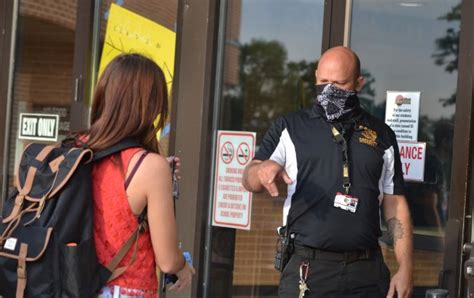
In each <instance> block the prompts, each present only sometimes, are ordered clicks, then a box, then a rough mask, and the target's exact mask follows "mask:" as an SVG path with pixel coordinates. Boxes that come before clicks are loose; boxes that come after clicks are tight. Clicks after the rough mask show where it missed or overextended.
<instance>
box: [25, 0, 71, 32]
mask: <svg viewBox="0 0 474 298" xmlns="http://www.w3.org/2000/svg"><path fill="white" fill-rule="evenodd" d="M76 7H77V0H21V1H20V15H21V16H25V17H33V18H37V19H40V20H46V21H48V22H50V23H53V24H55V25H58V26H61V27H64V28H67V29H69V30H74V28H75V26H76Z"/></svg>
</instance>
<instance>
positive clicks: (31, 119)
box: [18, 113, 59, 142]
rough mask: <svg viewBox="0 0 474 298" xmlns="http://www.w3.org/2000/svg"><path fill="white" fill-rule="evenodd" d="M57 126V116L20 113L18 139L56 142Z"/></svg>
mask: <svg viewBox="0 0 474 298" xmlns="http://www.w3.org/2000/svg"><path fill="white" fill-rule="evenodd" d="M58 126H59V115H52V114H30V113H21V114H20V125H19V129H18V130H19V136H18V138H20V139H25V140H38V141H51V142H56V141H57V140H58Z"/></svg>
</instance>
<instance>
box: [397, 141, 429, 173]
mask: <svg viewBox="0 0 474 298" xmlns="http://www.w3.org/2000/svg"><path fill="white" fill-rule="evenodd" d="M398 147H399V148H398V149H399V150H400V159H401V161H402V171H403V178H404V179H405V180H411V181H420V182H422V181H424V180H425V160H426V143H417V142H403V141H399V142H398Z"/></svg>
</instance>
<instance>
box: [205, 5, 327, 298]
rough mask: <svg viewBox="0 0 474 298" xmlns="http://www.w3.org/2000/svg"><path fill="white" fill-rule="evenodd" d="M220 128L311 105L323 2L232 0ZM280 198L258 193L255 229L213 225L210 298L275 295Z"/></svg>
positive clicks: (263, 122) (251, 125) (250, 126)
mask: <svg viewBox="0 0 474 298" xmlns="http://www.w3.org/2000/svg"><path fill="white" fill-rule="evenodd" d="M222 2H225V3H227V13H226V17H225V21H224V22H225V43H224V44H225V45H224V49H223V51H224V53H223V54H224V55H223V56H224V65H223V73H222V82H223V83H222V88H221V90H222V92H221V94H220V95H219V98H218V99H217V100H220V101H221V104H220V105H221V110H220V114H219V115H220V121H219V125H218V129H220V130H235V131H252V132H256V134H257V139H256V144H259V143H260V142H261V140H262V138H263V135H264V133H265V132H266V130H267V129H268V128H269V127H270V125H271V123H272V122H273V121H274V120H275V119H276V117H278V116H279V115H281V114H284V113H287V112H291V111H296V110H298V109H300V108H301V107H305V106H307V105H310V104H311V100H312V98H313V96H314V95H313V85H314V80H315V78H314V71H315V68H316V61H317V59H318V58H319V56H320V54H321V41H322V27H323V14H324V1H322V0H260V1H254V0H228V1H222ZM280 194H281V197H279V198H271V197H270V196H269V195H268V194H267V193H259V194H254V195H253V199H252V212H251V226H250V230H249V231H246V230H236V229H232V228H223V227H211V229H210V230H209V231H208V233H211V234H212V243H211V245H210V247H211V254H210V263H209V264H206V266H210V267H209V270H210V273H209V281H208V282H209V286H208V287H209V289H208V291H207V293H208V295H207V296H206V297H219V298H222V297H236V298H247V297H277V294H278V284H279V277H280V275H279V272H277V271H276V270H275V269H274V253H275V243H276V228H277V227H278V226H280V225H281V223H282V214H283V212H282V210H283V202H284V198H285V197H286V190H285V186H284V185H281V191H280Z"/></svg>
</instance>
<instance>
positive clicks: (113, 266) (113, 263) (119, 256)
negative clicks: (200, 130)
mask: <svg viewBox="0 0 474 298" xmlns="http://www.w3.org/2000/svg"><path fill="white" fill-rule="evenodd" d="M147 154H148V151H143V152H142V154H141V155H140V157H139V158H138V160H137V162H136V163H135V165H134V166H133V169H132V171H131V172H130V174H129V175H128V177H127V179H126V180H125V189H127V188H128V186H129V185H130V182H131V181H132V179H133V176H135V174H136V172H137V170H138V168H139V167H140V165H141V164H142V162H143V160H144V159H145V157H146V155H147ZM146 214H147V208H146V207H145V209H144V210H143V211H142V213H140V215H139V216H138V227H137V228H136V229H135V231H133V233H132V234H131V235H130V237H129V238H128V240H127V241H125V243H124V244H123V245H122V247H121V248H120V249H119V251H118V252H117V253H116V254H115V256H114V257H113V258H112V260H110V262H109V263H108V264H107V266H106V268H107V269H108V270H109V271H110V272H112V275H111V276H110V277H109V280H108V282H110V281H112V280H114V279H116V278H118V277H119V276H120V275H122V274H123V273H125V271H126V270H127V269H128V268H129V267H130V266H131V265H132V264H133V263H134V262H135V260H136V258H137V251H138V237H139V236H140V232H141V231H142V230H144V229H146V228H147V219H146ZM134 243H135V245H134V248H133V253H132V257H131V259H130V262H129V263H128V265H126V266H122V267H118V265H119V263H120V261H122V260H123V258H124V257H125V255H126V254H127V252H128V251H129V250H130V248H131V247H132V244H134ZM117 267H118V268H117Z"/></svg>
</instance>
